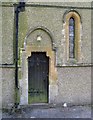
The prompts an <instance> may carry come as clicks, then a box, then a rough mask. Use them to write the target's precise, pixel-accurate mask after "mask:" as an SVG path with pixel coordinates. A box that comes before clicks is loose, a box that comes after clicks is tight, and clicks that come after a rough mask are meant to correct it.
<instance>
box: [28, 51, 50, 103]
mask: <svg viewBox="0 0 93 120" xmlns="http://www.w3.org/2000/svg"><path fill="white" fill-rule="evenodd" d="M31 54H32V55H31V57H28V94H29V96H28V98H29V103H41V102H43V103H45V102H48V84H49V83H48V81H49V80H48V79H49V77H48V76H49V58H48V57H47V56H46V53H45V52H44V53H43V52H32V53H31Z"/></svg>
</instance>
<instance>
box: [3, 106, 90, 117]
mask: <svg viewBox="0 0 93 120" xmlns="http://www.w3.org/2000/svg"><path fill="white" fill-rule="evenodd" d="M91 111H92V108H91V106H89V105H85V106H61V105H59V106H57V105H31V106H21V107H20V106H19V108H18V109H12V110H10V111H9V110H8V111H6V110H3V113H2V117H3V118H91Z"/></svg>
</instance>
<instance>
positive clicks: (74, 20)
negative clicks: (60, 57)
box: [64, 11, 81, 63]
mask: <svg viewBox="0 0 93 120" xmlns="http://www.w3.org/2000/svg"><path fill="white" fill-rule="evenodd" d="M64 22H65V31H66V32H65V35H66V37H65V38H66V49H65V51H66V59H67V62H71V63H72V61H76V62H78V61H79V60H80V53H81V51H80V50H81V48H80V47H81V46H80V39H81V33H80V31H81V28H80V26H81V18H80V15H79V14H78V13H77V12H76V11H69V12H68V13H66V14H65V15H64Z"/></svg>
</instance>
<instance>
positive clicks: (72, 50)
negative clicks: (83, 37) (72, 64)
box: [69, 17, 75, 58]
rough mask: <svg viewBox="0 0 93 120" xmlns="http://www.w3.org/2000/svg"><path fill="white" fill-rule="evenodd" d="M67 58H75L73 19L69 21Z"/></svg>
mask: <svg viewBox="0 0 93 120" xmlns="http://www.w3.org/2000/svg"><path fill="white" fill-rule="evenodd" d="M69 58H75V19H74V18H73V17H71V18H70V19H69Z"/></svg>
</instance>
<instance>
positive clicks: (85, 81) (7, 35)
mask: <svg viewBox="0 0 93 120" xmlns="http://www.w3.org/2000/svg"><path fill="white" fill-rule="evenodd" d="M4 4H5V3H4ZM10 6H11V7H10ZM10 6H9V4H8V5H6V6H5V5H4V6H3V9H2V20H3V23H2V26H3V29H2V36H3V37H2V48H3V49H2V55H3V56H2V64H3V65H1V67H2V70H3V74H2V92H3V97H2V101H3V107H6V106H8V105H9V104H10V105H11V104H14V103H15V102H16V101H15V63H14V58H15V30H14V28H15V27H14V25H15V24H14V22H15V21H14V16H15V14H14V6H13V4H11V5H10ZM90 7H91V3H85V2H84V3H82V4H81V3H79V2H77V3H75V2H74V3H73V4H72V3H70V2H69V3H68V2H67V3H26V6H25V11H24V12H21V13H19V36H18V38H19V39H18V40H19V43H18V49H19V51H18V58H19V59H18V63H19V79H18V82H19V84H18V85H19V86H18V87H19V97H20V98H19V104H20V105H26V104H28V103H29V101H28V61H27V58H28V57H29V56H31V53H32V52H46V56H48V57H49V96H48V99H49V103H63V102H67V103H69V104H90V103H91V9H90ZM72 11H74V12H76V13H75V15H77V13H78V15H79V16H77V17H75V18H76V26H77V27H78V28H79V29H80V30H79V31H78V30H76V31H77V34H78V35H77V34H76V35H77V36H79V37H77V38H76V39H77V43H76V44H78V47H77V52H76V54H78V55H77V60H76V61H75V60H74V61H69V60H68V59H69V58H68V52H67V51H68V50H69V45H68V39H67V38H68V33H67V29H68V26H67V25H68V21H67V19H68V18H69V17H70V15H71V14H72ZM69 13H70V14H69ZM79 17H80V18H79ZM77 19H78V20H77ZM38 36H40V37H41V40H40V41H38V40H37V37H38Z"/></svg>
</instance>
